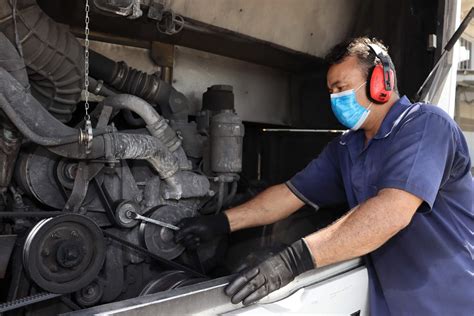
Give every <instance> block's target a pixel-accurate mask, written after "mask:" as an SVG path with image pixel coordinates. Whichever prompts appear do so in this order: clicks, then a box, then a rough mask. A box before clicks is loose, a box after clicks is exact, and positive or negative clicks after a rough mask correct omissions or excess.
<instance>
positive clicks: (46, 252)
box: [41, 248, 49, 257]
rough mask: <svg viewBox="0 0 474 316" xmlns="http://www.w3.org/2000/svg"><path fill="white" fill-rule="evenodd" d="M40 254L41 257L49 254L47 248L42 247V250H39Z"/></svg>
mask: <svg viewBox="0 0 474 316" xmlns="http://www.w3.org/2000/svg"><path fill="white" fill-rule="evenodd" d="M41 255H42V256H43V257H47V256H49V249H48V248H44V249H43V251H41Z"/></svg>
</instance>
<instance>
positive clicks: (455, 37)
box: [415, 7, 474, 100]
mask: <svg viewBox="0 0 474 316" xmlns="http://www.w3.org/2000/svg"><path fill="white" fill-rule="evenodd" d="M473 17H474V7H472V8H471V10H470V11H469V13H468V14H467V15H466V17H465V18H464V20H463V21H462V22H461V24H460V25H459V27H458V28H457V30H456V31H455V32H454V34H453V36H451V38H450V39H449V41H448V43H447V44H446V46H444V50H443V52H442V53H441V56H440V57H439V59H438V61H437V62H436V64H435V65H434V67H433V69H432V70H431V71H430V73H429V74H428V76H427V77H426V79H425V81H423V83H422V84H421V87H420V88H419V89H418V91H417V92H416V95H415V99H416V100H419V98H420V97H421V93H422V92H423V91H422V90H423V88H424V87H425V86H426V84H427V83H428V81H429V80H430V79H431V76H433V74H434V73H435V72H436V70H437V69H438V67H439V66H440V65H441V62H442V61H443V59H444V57H445V56H446V54H447V53H448V52H449V51H451V49H452V48H453V47H454V44H456V42H457V40H458V39H459V37H461V34H462V33H463V32H464V30H465V29H466V27H467V26H468V25H469V22H471V20H472V18H473Z"/></svg>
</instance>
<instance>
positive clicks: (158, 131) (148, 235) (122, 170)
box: [0, 0, 243, 312]
mask: <svg viewBox="0 0 474 316" xmlns="http://www.w3.org/2000/svg"><path fill="white" fill-rule="evenodd" d="M1 1H4V0H0V3H1ZM18 8H19V11H20V13H21V14H22V15H25V16H30V17H37V18H38V19H37V20H31V23H36V22H38V23H39V24H38V25H39V26H41V25H43V24H41V23H46V22H47V23H49V24H51V25H50V26H51V27H52V29H51V30H52V31H51V32H52V33H51V34H47V31H45V28H43V27H39V28H38V29H37V31H38V33H44V34H33V33H32V35H31V36H33V37H35V38H34V39H35V40H36V41H37V42H38V47H39V49H38V53H40V54H41V56H39V57H40V58H39V59H38V60H36V61H38V62H40V63H42V62H44V61H45V59H43V58H42V57H44V58H48V56H50V55H49V54H46V51H45V50H44V49H43V46H40V45H41V43H44V41H40V40H43V39H44V40H48V39H50V37H49V36H50V35H54V34H59V35H61V34H63V33H61V32H59V33H55V32H56V31H57V29H55V27H58V26H57V25H55V24H54V22H52V21H50V20H47V19H45V18H43V17H42V14H41V13H40V12H39V9H38V8H37V7H36V5H34V1H27V0H23V1H20V0H19V6H18ZM7 9H8V10H7V11H8V12H7V15H8V14H10V11H11V9H10V7H9V6H8V8H7ZM4 11H5V9H4V8H3V7H0V13H1V12H4ZM35 14H36V15H35ZM12 19H13V17H10V18H7V20H1V21H2V22H1V26H2V27H3V26H5V25H8V27H9V30H11V28H12V25H11V24H12ZM17 20H18V26H19V27H23V26H24V24H26V23H27V22H28V23H29V22H30V21H26V22H25V21H22V20H20V18H19V16H17ZM45 21H46V22H45ZM45 25H46V24H45ZM61 30H63V29H61ZM27 31H28V30H26V31H25V30H24V29H21V30H20V32H19V35H22V34H23V33H22V32H27ZM11 34H12V33H10V35H11ZM20 37H21V36H20ZM67 38H69V36H68V37H67ZM1 40H2V38H1V33H0V43H1ZM59 41H60V42H61V40H59ZM74 41H75V40H74ZM10 42H12V43H14V44H16V41H12V39H11V38H10V41H8V42H5V45H3V44H2V45H1V46H0V59H2V58H3V57H2V56H7V57H5V58H4V59H5V60H10V59H11V60H16V61H20V62H19V63H11V64H10V63H9V62H3V64H1V63H2V60H0V109H1V110H2V113H1V114H2V115H3V116H2V117H1V118H0V121H1V123H2V126H3V127H4V128H6V127H8V128H9V131H17V135H18V136H19V137H21V138H22V139H24V140H25V141H23V145H22V147H21V148H20V154H19V156H18V157H20V158H19V159H17V160H16V162H15V157H13V156H12V157H10V158H8V159H10V161H13V164H15V177H14V180H13V181H12V182H11V183H10V186H9V187H8V191H7V192H6V195H7V199H6V200H7V202H8V205H7V207H8V210H9V211H8V212H2V214H0V216H2V218H1V221H0V230H1V231H2V234H3V235H6V233H10V232H13V233H15V234H18V236H19V238H25V237H26V235H28V233H27V232H28V230H29V229H31V228H32V227H34V230H33V231H32V232H31V233H30V234H29V235H28V242H27V244H26V245H25V256H24V258H23V260H22V259H21V258H20V257H19V256H17V255H15V256H12V258H11V259H10V263H9V264H10V265H20V266H21V264H23V265H25V270H26V271H27V272H28V275H29V278H28V277H25V276H24V274H22V272H21V273H20V272H18V273H17V270H15V274H14V276H13V277H12V281H11V285H9V289H8V290H9V291H10V294H9V296H8V298H7V299H8V300H14V299H16V298H18V297H31V296H30V295H31V294H34V293H35V291H36V290H45V289H46V290H47V291H52V290H54V291H56V292H59V291H61V293H68V294H73V299H74V302H75V303H71V302H69V306H72V305H75V304H79V306H81V307H85V306H93V305H97V304H102V303H107V302H111V301H113V300H121V299H127V298H131V297H135V296H137V295H139V294H140V293H141V292H143V291H144V292H147V291H148V292H152V291H158V290H166V289H167V288H170V287H174V286H182V285H185V284H191V283H194V282H199V280H204V279H205V278H206V276H205V275H203V273H208V272H210V271H212V269H214V268H215V267H216V265H217V261H218V259H216V258H221V257H222V255H218V254H219V253H220V254H223V252H224V251H225V247H226V245H227V240H220V241H218V240H216V241H213V242H210V243H209V245H206V244H203V245H201V246H200V249H199V251H198V252H191V251H186V250H184V249H183V248H182V246H180V245H176V244H175V243H174V241H173V232H172V231H170V230H169V229H168V228H163V227H160V226H156V225H153V224H146V223H141V224H140V225H137V222H138V221H129V218H128V216H127V212H128V211H133V212H135V213H136V214H140V215H149V216H151V218H154V219H158V220H161V221H163V222H168V223H176V222H177V221H179V220H180V219H181V218H183V217H187V216H198V215H199V214H200V208H201V207H202V206H203V205H206V204H207V202H209V200H211V199H212V200H216V199H217V200H218V202H217V204H218V205H221V206H222V204H225V202H226V201H228V200H229V199H230V198H231V197H232V196H233V194H235V190H234V184H235V182H234V184H232V190H231V192H230V193H229V192H228V186H229V184H228V183H224V182H230V181H235V180H236V179H237V176H236V175H235V173H233V172H235V170H237V168H236V167H235V166H234V167H232V168H227V167H226V168H227V169H222V168H221V169H215V170H216V171H217V172H213V171H212V170H210V169H211V168H209V172H207V171H206V170H203V168H202V165H203V164H202V160H203V159H204V156H206V159H208V160H209V166H210V165H211V163H212V161H211V160H212V159H214V158H213V157H217V158H218V159H223V157H225V155H218V154H217V153H215V154H216V155H214V156H213V157H211V152H210V151H209V152H207V151H205V150H204V143H205V142H206V141H207V140H209V139H210V138H211V137H212V133H213V132H212V131H211V125H212V117H214V116H217V115H219V114H222V113H224V112H225V111H224V112H223V110H229V111H230V110H231V109H223V108H221V109H217V110H216V109H214V110H213V111H210V110H209V109H207V110H205V111H206V112H209V113H211V114H212V115H209V116H208V117H209V118H210V119H209V120H208V122H207V125H206V127H205V128H203V130H202V131H199V132H198V129H197V125H198V124H197V123H195V122H192V121H191V122H190V121H188V100H187V99H186V98H185V97H184V95H182V94H181V93H179V92H178V91H176V90H175V89H174V88H173V87H171V86H170V85H169V84H165V83H164V82H162V81H160V80H159V79H158V78H157V77H156V76H154V75H148V74H144V73H141V72H139V71H138V70H135V69H132V68H130V67H128V66H126V64H125V63H116V62H115V61H111V60H109V59H106V58H103V56H102V57H100V55H97V54H94V53H92V55H93V56H92V59H93V60H92V62H97V63H96V64H95V66H97V67H95V66H94V67H92V66H91V68H94V70H95V71H102V75H100V76H97V79H102V80H104V81H105V82H106V83H108V84H109V85H111V86H112V88H115V89H116V90H112V89H109V90H107V91H106V89H107V86H105V85H102V86H103V89H104V90H103V91H106V92H107V93H108V94H109V95H108V96H109V97H108V98H106V99H105V100H104V102H102V103H100V104H99V105H98V106H97V107H96V110H94V111H95V112H96V114H97V116H94V118H97V126H95V127H96V128H95V129H94V135H93V136H94V137H93V140H92V144H91V152H90V153H89V154H87V153H86V151H85V144H84V143H81V142H79V139H80V135H81V133H80V131H79V130H78V129H75V128H71V127H69V126H66V125H65V124H62V123H61V122H60V121H59V120H57V119H56V118H55V117H54V116H53V115H52V114H51V113H50V112H48V111H47V110H46V109H45V108H44V107H43V106H42V105H41V104H40V103H39V102H38V101H37V100H36V99H35V98H34V96H32V95H31V93H29V92H28V81H27V80H25V79H26V75H25V72H26V71H25V69H24V68H23V66H22V63H21V61H22V59H21V57H19V54H18V51H17V49H16V48H15V47H14V45H12V44H11V43H10ZM32 42H33V41H32V40H30V39H25V40H24V41H23V44H24V45H25V43H28V45H30V44H31V43H32ZM7 44H8V45H7ZM69 44H70V45H71V46H68V45H66V46H67V47H66V46H64V47H54V49H53V50H54V51H55V52H64V51H68V50H69V49H71V47H72V48H73V47H76V45H77V43H76V42H74V43H69ZM17 47H18V49H19V50H21V45H20V46H17ZM68 47H69V48H68ZM23 48H24V49H25V50H26V47H23ZM7 49H8V50H7ZM48 49H50V48H48ZM48 52H49V51H48ZM24 55H25V57H26V52H24ZM43 55H44V56H43ZM97 56H99V58H98V59H95V57H97ZM63 57H64V56H63ZM57 60H59V62H58V63H54V65H55V66H56V67H57V68H54V69H51V68H50V66H51V64H47V65H45V66H47V67H46V68H48V69H49V71H52V72H51V73H52V74H56V73H62V74H64V76H65V78H69V79H71V78H72V79H74V78H75V75H74V71H73V70H74V69H76V68H81V67H82V57H81V58H79V59H78V60H74V61H72V60H70V59H67V58H65V57H64V58H62V59H61V58H59V59H57ZM26 61H28V60H26ZM33 61H35V60H33ZM69 63H74V67H76V68H74V67H73V68H70V67H69V66H70V64H69ZM14 64H15V65H17V66H13V65H14ZM2 65H4V66H2ZM27 69H28V72H29V74H30V81H31V82H32V84H34V85H35V86H34V87H33V88H34V89H33V92H34V93H35V94H36V93H38V91H37V90H35V89H36V88H37V87H39V89H42V88H44V85H42V84H43V83H44V82H43V81H41V80H42V79H41V80H40V81H38V80H36V79H37V78H38V74H37V75H36V77H35V76H34V75H33V74H32V73H31V71H32V69H30V65H28V63H27ZM91 73H92V72H91ZM104 76H105V77H104ZM79 77H80V78H82V75H81V76H79ZM107 78H109V80H107ZM49 79H50V80H51V82H53V83H54V84H56V83H58V82H60V81H61V80H62V78H59V77H57V76H54V77H53V78H49ZM34 80H36V81H38V82H41V84H39V83H37V82H36V81H35V82H33V81H34ZM81 80H82V79H80V80H79V81H77V82H76V81H74V80H73V81H71V82H70V83H71V85H77V87H79V89H80V88H81ZM100 85H101V83H100V82H98V83H97V86H100ZM97 86H96V87H95V88H94V90H95V89H96V88H97ZM54 87H57V88H58V89H59V88H61V87H65V86H61V85H59V86H54ZM25 88H26V89H25ZM91 88H93V87H91ZM117 90H119V91H117ZM221 90H222V89H221ZM41 91H46V90H44V89H43V90H41ZM122 91H123V92H127V93H132V94H137V95H138V96H139V97H142V98H144V99H146V100H148V101H149V102H151V103H153V104H158V105H159V106H160V110H161V114H162V115H160V114H158V113H157V111H156V110H155V108H154V105H150V104H149V103H148V102H146V101H144V100H142V99H140V98H139V97H137V96H132V95H123V94H118V93H121V92H122ZM56 92H57V91H56ZM53 94H54V93H53ZM55 96H56V97H57V96H58V95H57V94H55V95H54V96H53V95H50V96H49V97H47V100H48V101H49V103H48V104H53V105H54V106H53V107H55V106H56V105H58V104H59V101H61V100H58V99H57V98H56V99H54V97H55ZM41 97H44V95H41ZM68 100H70V99H68ZM77 100H78V99H75V101H74V105H75V102H76V101H77ZM66 101H67V100H66ZM66 103H67V102H66ZM67 104H69V103H67ZM71 104H72V103H71ZM72 108H73V106H72V107H69V106H68V105H67V106H66V107H65V108H64V109H69V110H71V109H72ZM232 109H233V96H232ZM120 111H129V113H131V112H134V113H135V114H137V115H138V116H139V117H140V120H142V121H143V122H144V123H145V125H146V127H147V129H133V128H134V127H135V126H134V125H133V124H129V122H128V121H126V122H125V124H123V122H122V121H120V116H118V117H117V118H115V114H117V113H118V112H120ZM52 112H54V111H52ZM231 112H232V111H231ZM68 113H69V112H68ZM232 113H233V112H232ZM232 113H230V112H229V114H230V115H223V116H217V117H216V119H215V122H216V123H217V124H218V125H216V126H214V128H215V132H214V136H215V138H216V140H215V143H218V145H217V146H216V149H215V150H224V147H225V146H224V143H225V142H226V141H227V142H228V143H229V145H230V147H232V155H236V154H238V150H234V149H235V148H236V144H237V143H238V141H237V139H238V138H239V137H240V136H239V135H240V134H239V133H232V132H230V133H227V130H228V129H227V127H229V128H230V129H235V128H240V127H236V126H238V124H237V123H238V121H237V120H236V119H235V118H234V117H233V116H232ZM66 116H68V114H67V113H66V114H65V115H62V116H61V119H65V117H66ZM80 116H81V114H79V113H78V114H76V116H75V117H74V121H76V122H80V119H81V117H80ZM165 118H166V119H169V121H167V120H165ZM94 122H95V121H94ZM219 124H220V125H222V127H221V126H220V125H219ZM214 125H215V124H214ZM117 127H118V129H117ZM18 132H19V133H18ZM242 133H243V129H242ZM20 134H21V135H20ZM7 136H11V135H7ZM28 140H29V141H30V142H28ZM19 143H20V142H19ZM230 158H232V160H233V161H236V160H238V159H237V158H235V157H234V156H232V157H230ZM223 170H224V171H226V172H221V171H223ZM231 171H232V172H231ZM209 179H211V180H213V182H212V183H211V182H210V181H209ZM216 179H217V180H216ZM235 188H236V187H235ZM232 192H234V193H232ZM214 195H215V197H214V198H213V196H214ZM219 201H220V202H219ZM220 208H221V207H219V209H220ZM58 210H61V212H60V211H58ZM74 213H76V214H74ZM48 214H50V215H51V216H58V217H54V218H53V219H48V220H45V221H42V222H40V224H37V221H40V219H41V218H42V217H45V216H48ZM58 214H64V215H58ZM78 214H81V215H78ZM62 216H64V217H63V218H64V221H63V222H61V217H62ZM77 216H79V218H81V219H84V220H85V221H89V222H91V223H92V225H82V226H81V224H80V223H76V221H75V220H74V219H75V218H76V217H77ZM71 217H72V218H73V219H71ZM48 223H49V224H48ZM51 223H53V224H54V225H52V224H51ZM35 224H36V226H35ZM48 225H52V226H48ZM86 226H87V227H86ZM97 227H101V231H100V233H101V236H106V239H107V242H106V244H105V245H104V246H103V248H101V247H102V246H101V247H99V248H101V249H102V252H101V251H99V249H98V248H97V245H95V239H94V242H92V241H91V239H92V238H90V236H92V235H93V236H95V234H96V233H97V230H96V229H95V228H97ZM5 232H6V233H5ZM73 232H75V233H73ZM63 233H64V234H63ZM76 234H77V235H78V237H77V238H73V237H74V236H72V235H76ZM94 238H95V237H94ZM101 238H103V237H99V239H100V240H102V239H101ZM86 240H87V241H86ZM86 243H87V246H86V252H89V251H97V252H98V255H93V256H92V257H90V259H91V261H90V262H91V263H92V262H96V261H94V260H99V261H100V260H103V264H101V267H100V268H99V269H100V271H99V270H97V271H96V270H93V271H92V270H91V271H89V272H91V273H89V272H88V271H87V269H86V270H84V271H83V273H82V274H81V275H77V274H75V273H76V272H77V271H78V270H81V269H82V268H83V267H84V266H86V264H85V261H84V260H86V259H87V258H85V259H84V258H82V257H87V256H82V255H84V253H83V251H84V250H83V248H82V247H81V245H83V244H86ZM99 243H102V241H101V242H99ZM0 250H1V251H3V250H5V249H4V248H1V249H0ZM44 250H47V251H44ZM48 252H49V253H50V255H48ZM15 253H18V247H16V248H15V249H14V254H15ZM86 255H88V253H86ZM104 257H105V259H101V258H104ZM81 258H82V259H81ZM171 260H172V261H171ZM22 261H23V262H22ZM35 263H36V265H35ZM94 267H95V265H94ZM86 268H87V267H86ZM170 269H171V270H173V271H175V270H180V271H186V273H184V274H183V273H182V272H176V271H175V273H171V274H174V275H175V278H174V277H173V278H174V281H173V280H172V279H173V278H172V277H169V276H166V275H165V274H166V273H165V272H167V271H169V270H170ZM53 270H57V271H53ZM197 270H198V271H201V272H197ZM94 271H96V272H94ZM92 272H94V273H92ZM45 275H47V276H49V278H47V279H46V280H45V277H44V276H45ZM7 277H10V276H9V275H8V270H7ZM168 278H171V279H168ZM30 279H31V280H32V281H34V283H36V284H37V285H38V287H33V288H34V289H33V290H31V289H32V286H31V285H32V281H31V280H30ZM160 280H171V281H173V282H171V284H170V283H168V286H166V284H165V283H166V282H163V281H160ZM86 281H87V282H86ZM150 281H155V282H154V284H152V282H150ZM167 282H168V281H167ZM160 284H161V285H160ZM147 286H148V287H149V288H148V290H146V289H145V288H146V287H147ZM53 288H54V289H53ZM58 288H59V291H58ZM17 289H20V290H17ZM73 292H74V293H73ZM26 300H28V301H29V299H28V298H27V299H26ZM34 300H35V299H34V297H32V300H31V302H33V301H34ZM53 304H56V303H53ZM71 304H72V305H71ZM20 305H21V304H20ZM76 308H77V306H76ZM33 312H34V309H33Z"/></svg>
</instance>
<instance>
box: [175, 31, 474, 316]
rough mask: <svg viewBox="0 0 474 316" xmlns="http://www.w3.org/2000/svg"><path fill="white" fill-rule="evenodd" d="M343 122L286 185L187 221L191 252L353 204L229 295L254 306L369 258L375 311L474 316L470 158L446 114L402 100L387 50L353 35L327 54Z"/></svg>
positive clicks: (237, 282)
mask: <svg viewBox="0 0 474 316" xmlns="http://www.w3.org/2000/svg"><path fill="white" fill-rule="evenodd" d="M327 61H328V63H329V65H330V67H329V70H328V73H327V84H328V88H329V92H330V94H331V106H332V109H333V112H334V114H335V116H336V117H337V119H338V120H339V121H340V122H341V123H342V124H343V125H345V126H346V127H347V128H349V131H348V132H346V133H344V134H343V135H341V136H340V137H338V138H336V139H335V140H333V141H332V142H331V143H330V144H328V146H327V147H326V148H325V149H324V151H323V152H322V153H321V154H320V155H319V157H317V158H316V159H314V160H313V161H312V162H310V163H309V164H308V166H307V167H306V168H305V169H303V170H302V171H300V172H299V173H297V174H296V175H295V176H294V177H293V178H291V179H290V180H289V181H288V182H286V183H284V184H280V185H276V186H273V187H270V188H269V189H267V190H265V191H264V192H262V193H261V194H260V195H258V196H257V197H255V198H254V199H252V200H251V201H249V202H246V203H244V204H242V205H240V206H238V207H235V208H232V209H229V210H227V211H225V212H224V213H222V214H219V215H215V216H203V217H199V218H188V219H184V220H183V221H182V222H181V223H180V225H181V227H182V229H181V230H180V231H179V232H178V233H177V234H176V236H175V237H176V240H177V241H178V242H181V243H183V244H184V245H186V246H187V247H190V248H192V247H196V246H197V245H199V243H200V242H203V241H208V240H210V239H212V238H214V237H216V236H219V235H222V234H227V233H229V232H231V231H236V230H240V229H244V228H248V227H255V226H260V225H266V224H270V223H274V222H276V221H278V220H280V219H283V218H285V217H287V216H289V215H290V214H292V213H293V212H295V211H296V210H298V209H299V208H301V207H302V206H303V205H304V204H308V205H311V206H313V207H315V208H318V207H324V206H331V205H339V204H343V203H348V204H349V205H350V207H351V210H350V211H349V212H348V213H347V214H345V215H344V216H343V217H342V218H340V219H339V220H337V221H336V222H334V223H333V224H331V225H329V226H328V227H326V228H324V229H322V230H319V231H317V232H315V233H313V234H311V235H309V236H306V237H304V238H302V239H300V240H298V241H296V242H295V243H293V244H292V245H290V246H289V247H288V248H286V249H285V250H283V251H281V252H280V253H278V254H277V255H275V256H273V257H270V258H269V259H267V260H265V261H263V262H262V263H261V264H259V265H258V266H256V267H254V268H251V269H249V270H246V271H244V272H242V273H240V274H239V275H238V276H237V277H236V278H235V279H234V280H233V281H232V282H231V283H230V284H229V285H228V286H227V287H226V289H225V292H226V294H227V295H229V296H231V299H232V302H233V303H238V302H241V301H242V302H243V303H244V304H250V303H253V302H255V301H257V300H259V299H261V298H262V297H264V296H266V295H267V294H269V293H270V292H272V291H274V290H276V289H279V288H280V287H282V286H284V285H286V284H288V283H289V282H290V281H291V280H293V279H294V278H295V277H296V276H297V275H299V274H301V273H303V272H305V271H307V270H310V269H313V268H315V267H323V266H326V265H328V264H332V263H336V262H340V261H343V260H348V259H351V258H355V257H359V256H364V255H367V256H366V259H367V260H366V264H367V268H368V271H369V282H370V309H371V314H372V315H390V314H393V315H406V314H410V315H472V313H473V312H474V233H473V232H474V212H473V209H472V205H473V193H474V192H473V184H472V177H471V174H470V168H471V163H470V158H469V153H468V149H467V144H466V141H465V139H464V136H463V134H462V132H461V130H460V129H459V127H458V126H457V124H456V123H455V122H454V121H453V120H452V119H451V118H450V117H449V116H448V115H447V114H446V113H444V112H443V111H442V110H441V109H439V108H437V107H435V106H433V105H427V104H417V103H415V104H412V103H411V102H410V101H409V100H408V99H407V98H406V97H404V96H403V97H399V96H398V91H397V86H396V72H395V68H394V65H393V63H392V61H391V60H390V57H389V56H388V54H387V49H386V47H385V46H384V45H383V44H382V43H380V42H379V41H377V40H375V39H369V38H366V37H364V38H356V39H352V40H349V41H346V42H343V43H341V44H339V45H336V47H334V48H333V49H332V51H331V52H330V53H329V54H328V56H327Z"/></svg>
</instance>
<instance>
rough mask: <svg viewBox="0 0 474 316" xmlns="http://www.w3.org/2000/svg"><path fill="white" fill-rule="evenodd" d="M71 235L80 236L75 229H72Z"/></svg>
mask: <svg viewBox="0 0 474 316" xmlns="http://www.w3.org/2000/svg"><path fill="white" fill-rule="evenodd" d="M71 236H72V237H74V238H76V237H78V236H79V234H78V233H77V232H76V231H75V230H73V231H71Z"/></svg>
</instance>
